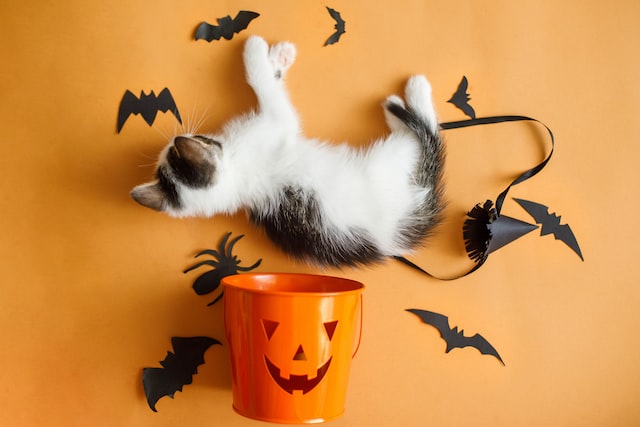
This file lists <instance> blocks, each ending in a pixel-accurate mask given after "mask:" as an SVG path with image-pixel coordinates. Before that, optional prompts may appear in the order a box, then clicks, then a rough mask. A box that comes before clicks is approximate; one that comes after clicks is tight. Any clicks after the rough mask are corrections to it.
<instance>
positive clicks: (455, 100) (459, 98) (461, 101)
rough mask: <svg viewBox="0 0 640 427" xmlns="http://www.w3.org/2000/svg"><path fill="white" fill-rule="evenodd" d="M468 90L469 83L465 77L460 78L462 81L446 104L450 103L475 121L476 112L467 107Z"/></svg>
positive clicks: (469, 106)
mask: <svg viewBox="0 0 640 427" xmlns="http://www.w3.org/2000/svg"><path fill="white" fill-rule="evenodd" d="M468 88H469V81H468V80H467V77H466V76H462V80H461V81H460V84H458V89H456V92H455V93H454V94H453V96H452V97H451V99H450V100H448V101H447V102H450V103H452V104H453V105H455V106H456V107H458V108H459V109H461V110H462V112H463V113H465V114H466V115H467V116H469V117H471V118H472V119H475V118H476V111H475V110H474V109H473V107H472V106H471V105H469V100H470V99H471V98H469V95H468V94H467V89H468Z"/></svg>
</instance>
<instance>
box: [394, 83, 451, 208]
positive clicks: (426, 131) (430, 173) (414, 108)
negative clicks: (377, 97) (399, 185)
mask: <svg viewBox="0 0 640 427" xmlns="http://www.w3.org/2000/svg"><path fill="white" fill-rule="evenodd" d="M405 98H406V101H407V105H406V106H405V105H404V104H403V102H402V99H400V98H399V97H397V96H392V97H389V98H388V99H387V102H386V103H385V109H386V110H387V111H388V112H389V113H391V114H393V115H394V116H395V117H397V118H398V119H399V120H400V121H401V122H402V123H403V124H404V125H405V126H407V128H409V130H411V131H412V132H413V133H415V135H416V136H417V138H418V140H419V141H420V143H421V145H422V156H421V159H420V161H419V163H418V170H417V172H416V180H417V183H418V185H420V186H422V187H425V188H427V189H429V190H431V192H432V197H431V198H432V199H433V203H432V205H433V206H432V207H433V209H435V210H436V211H437V213H439V212H440V210H441V209H442V206H441V205H442V198H443V197H442V193H443V188H442V187H443V186H442V174H443V169H444V158H445V150H444V143H443V141H442V138H441V137H440V133H439V132H438V130H439V125H438V119H437V117H436V114H435V109H434V108H433V103H432V101H431V85H430V84H429V82H428V81H427V79H426V78H425V77H424V76H413V77H411V78H410V79H409V81H408V82H407V85H406V87H405Z"/></svg>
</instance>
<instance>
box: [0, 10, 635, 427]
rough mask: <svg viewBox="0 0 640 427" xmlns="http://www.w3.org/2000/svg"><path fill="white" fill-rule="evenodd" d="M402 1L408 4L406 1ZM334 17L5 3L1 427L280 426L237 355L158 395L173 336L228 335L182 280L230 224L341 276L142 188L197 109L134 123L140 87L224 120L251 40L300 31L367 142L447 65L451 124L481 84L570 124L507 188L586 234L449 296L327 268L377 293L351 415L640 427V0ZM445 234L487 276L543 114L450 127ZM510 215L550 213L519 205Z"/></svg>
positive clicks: (488, 111)
mask: <svg viewBox="0 0 640 427" xmlns="http://www.w3.org/2000/svg"><path fill="white" fill-rule="evenodd" d="M390 4H391V5H393V6H389V5H390ZM327 5H328V6H330V7H333V8H335V9H336V10H338V11H340V12H341V13H342V16H343V18H344V19H345V20H346V22H347V24H346V26H347V33H346V34H344V35H343V37H342V40H340V42H339V43H338V44H336V45H332V46H328V47H323V43H324V41H325V40H326V38H327V37H329V35H330V34H331V33H332V32H333V21H332V20H331V18H330V17H329V15H328V13H327V11H326V9H325V3H324V2H314V1H304V2H300V1H293V0H291V1H271V2H267V1H262V2H256V1H244V0H243V1H235V2H230V1H213V0H211V1H197V0H190V1H186V2H179V3H178V2H168V1H162V2H143V1H135V0H134V1H129V0H127V1H119V2H98V3H95V2H85V1H77V0H73V1H67V2H62V3H61V2H57V3H55V2H42V1H34V0H24V1H21V2H6V1H5V2H3V4H2V6H1V10H0V12H1V16H2V17H3V19H2V21H3V23H2V25H1V26H0V49H1V50H0V53H1V55H2V66H0V99H1V100H2V102H1V103H0V117H2V122H1V125H0V126H1V127H0V131H1V132H0V137H1V138H2V154H1V155H0V170H1V171H2V177H3V179H2V180H1V181H0V212H2V214H1V215H2V227H3V233H2V238H1V242H2V243H1V244H0V260H1V261H0V262H2V268H1V269H0V271H1V273H0V274H1V275H2V276H1V280H0V301H1V302H0V303H1V304H2V308H1V310H0V322H1V324H2V329H1V332H0V337H1V338H2V348H1V349H0V362H1V365H0V367H1V368H0V384H1V386H0V393H1V394H0V424H2V425H7V426H9V425H10V426H33V425H47V426H86V425H92V426H174V425H194V426H205V425H238V426H245V425H246V426H250V425H260V423H258V422H256V421H251V420H247V419H244V418H243V417H241V416H239V415H237V414H235V413H234V412H233V410H232V409H231V392H230V373H229V365H228V361H227V353H226V352H227V347H226V346H222V347H221V346H214V347H212V348H211V349H210V350H209V351H208V352H207V353H206V355H205V358H206V364H205V365H203V366H201V368H200V372H199V374H198V375H196V376H195V377H194V384H193V385H189V386H186V387H185V388H184V391H183V392H182V393H177V394H176V396H175V399H173V400H171V399H169V398H163V399H161V400H160V401H159V402H158V405H157V408H158V410H159V412H158V413H153V412H152V411H151V410H150V409H149V408H148V406H147V404H146V402H145V399H144V395H143V391H142V385H141V370H142V368H143V367H145V366H158V361H159V360H162V359H163V358H164V356H165V354H166V351H167V350H169V349H170V337H171V336H174V335H178V336H194V335H208V336H211V337H214V338H218V339H221V338H222V337H223V329H222V313H221V309H222V305H221V304H217V305H215V306H213V307H207V306H206V303H207V302H209V299H207V298H205V297H199V296H197V295H195V293H193V291H192V290H191V283H192V281H193V279H194V278H195V277H196V275H197V273H195V274H187V275H185V274H183V273H182V270H184V269H185V268H186V267H188V266H190V265H192V264H193V263H194V259H193V258H192V257H193V255H194V254H195V253H196V252H197V251H199V250H201V249H204V248H212V247H214V246H215V245H216V244H217V243H218V241H219V239H220V238H221V237H222V235H223V234H224V232H226V231H233V232H234V235H237V234H242V233H244V234H245V235H246V237H245V238H244V239H242V240H241V241H240V242H239V243H238V244H237V245H236V251H235V252H236V253H237V254H238V256H239V258H241V259H242V260H243V261H244V263H243V264H244V265H249V264H252V263H253V262H254V260H255V259H257V258H263V263H262V265H261V266H260V268H259V270H258V271H286V272H312V273H313V272H316V273H317V272H320V271H319V270H317V269H313V268H310V267H307V266H305V265H301V264H295V263H293V262H291V261H289V260H287V258H286V257H284V256H283V255H282V254H281V253H279V252H278V251H277V250H275V249H274V248H273V247H272V245H271V244H270V242H269V241H268V240H267V239H266V238H265V237H264V236H263V235H262V234H261V233H260V232H258V231H257V230H255V229H254V228H253V227H252V226H250V225H249V224H248V222H247V220H246V219H245V218H244V216H243V215H237V216H234V217H228V218H225V217H217V218H214V219H209V220H204V219H187V220H177V219H171V218H168V217H165V216H163V215H161V214H157V213H155V212H152V211H150V210H146V209H143V208H142V207H140V206H138V205H136V204H135V203H134V202H133V201H132V200H131V199H130V198H129V195H128V192H129V190H130V189H131V188H132V187H133V186H134V185H136V184H139V183H141V182H143V181H145V180H147V179H148V178H149V177H150V176H151V174H152V171H153V167H152V163H153V161H154V158H155V156H156V155H157V153H158V152H159V150H160V149H161V148H162V146H163V145H164V144H165V143H166V138H165V137H164V136H163V135H162V133H166V134H172V133H173V132H174V128H175V120H174V119H173V117H172V116H171V115H170V114H159V115H158V118H157V119H156V122H155V124H154V126H153V128H150V127H149V126H147V125H146V123H144V122H143V120H142V119H141V118H140V117H130V118H129V120H128V121H127V123H126V124H125V125H124V128H123V130H122V132H121V133H120V134H117V133H116V130H115V127H116V117H117V111H118V105H119V102H120V99H121V97H122V95H123V93H124V91H125V90H126V89H129V90H131V91H133V92H134V93H136V94H139V91H140V90H145V91H147V92H148V91H150V90H155V91H156V93H157V92H158V91H160V90H161V89H162V88H164V87H169V89H170V90H171V92H172V93H173V96H174V98H175V99H176V101H177V103H178V107H179V109H180V111H181V113H182V115H183V117H184V118H185V120H186V121H188V122H189V123H195V122H197V121H198V119H200V118H202V117H204V118H205V122H204V123H203V125H202V127H201V129H202V130H203V131H207V130H213V129H215V128H216V127H217V126H219V125H220V124H221V123H223V122H224V121H225V120H227V119H228V118H230V117H232V116H234V115H235V114H238V113H240V112H242V111H245V110H246V109H248V108H249V107H251V106H252V105H253V104H254V97H253V94H252V92H251V91H250V89H249V88H248V86H247V85H246V84H245V82H244V79H243V72H242V63H241V49H242V44H243V41H244V40H245V39H246V37H247V36H248V35H249V34H260V35H262V36H264V37H265V38H267V39H268V40H269V41H272V42H273V41H279V40H283V39H288V40H291V41H293V42H295V43H296V44H297V46H298V61H297V63H296V64H295V66H294V68H293V69H292V70H291V72H290V73H289V75H288V81H289V87H290V92H291V97H292V99H293V101H294V103H295V104H296V105H297V106H298V108H299V111H300V114H301V117H302V118H303V122H304V126H305V129H306V131H307V134H308V135H311V136H315V137H321V138H326V139H330V140H334V141H341V140H345V139H347V140H349V141H352V142H353V143H354V144H365V143H367V142H368V141H370V140H371V139H373V138H375V137H376V136H378V135H380V134H381V133H382V132H384V131H385V125H384V120H383V115H382V111H381V109H380V107H379V103H380V102H381V101H382V100H383V99H384V97H386V96H387V95H388V94H390V93H393V92H399V91H400V90H401V89H402V85H403V83H404V81H405V79H406V77H407V76H408V75H410V74H414V73H424V74H426V75H428V77H429V79H430V80H431V82H432V84H433V88H434V99H435V103H436V107H437V110H438V111H439V115H440V118H441V120H442V121H452V120H459V119H463V118H464V115H463V114H462V113H461V112H460V111H459V110H457V109H456V108H455V107H454V106H453V105H451V104H449V103H447V102H446V100H447V99H449V97H450V96H451V94H452V93H453V92H454V91H455V89H456V87H457V84H458V82H459V81H460V79H461V77H462V75H466V76H467V77H468V79H469V82H470V87H469V93H470V94H471V97H472V101H471V104H472V105H473V106H474V108H475V109H476V112H477V113H478V116H490V115H498V114H523V115H528V116H531V117H535V118H537V119H540V120H542V121H543V122H545V123H546V124H548V125H549V126H550V127H551V128H552V130H553V131H554V133H555V135H556V137H557V147H556V154H555V155H554V157H553V159H552V160H551V162H550V164H549V166H548V167H547V168H546V169H545V170H544V171H543V172H542V173H541V174H540V175H538V176H537V177H535V178H533V179H531V180H529V181H527V182H526V183H523V184H521V185H519V186H517V187H515V188H514V189H513V190H512V192H511V193H510V195H511V196H514V197H520V198H523V199H527V200H533V201H537V202H540V203H543V204H545V205H547V206H549V207H550V208H551V211H555V212H557V213H558V214H560V215H562V219H563V222H566V223H569V224H570V225H571V228H572V229H573V230H574V232H575V234H576V236H577V238H578V241H579V243H580V245H581V248H582V251H583V253H584V256H585V261H584V262H582V261H580V259H579V258H578V257H577V256H576V255H575V254H574V253H573V252H572V251H571V250H569V249H568V248H567V247H566V246H565V245H564V244H562V243H561V242H559V241H555V240H554V239H553V237H551V236H545V237H539V233H538V232H533V233H531V234H528V235H527V236H525V237H523V238H521V239H520V240H518V241H516V242H514V243H512V244H510V245H509V246H507V247H505V248H503V249H500V250H499V251H498V252H496V253H495V254H493V255H492V256H491V257H490V258H489V261H488V262H487V264H486V265H485V266H484V267H483V268H481V269H480V270H479V271H478V272H476V273H474V274H472V275H470V276H468V277H465V278H463V279H459V280H456V281H453V282H441V281H436V280H432V279H429V278H426V277H424V276H422V275H420V274H418V273H415V272H414V271H412V270H409V269H407V268H406V267H404V266H402V265H399V264H398V263H396V262H388V263H386V264H384V265H380V266H376V267H372V268H366V269H359V270H344V271H332V270H329V271H325V272H324V273H327V274H334V275H339V276H343V277H348V278H351V279H355V280H359V281H362V282H364V283H365V284H366V286H367V288H366V291H365V310H366V311H365V319H364V332H363V340H362V346H361V348H360V351H359V353H358V355H357V356H356V358H355V360H354V363H353V369H352V375H351V378H350V388H349V393H348V398H347V411H346V413H345V415H344V417H342V418H341V419H340V420H338V421H335V422H334V423H333V425H336V426H341V425H345V426H346V425H354V426H357V425H376V426H377V425H380V426H387V425H433V426H447V425H487V426H488V425H492V426H493V425H503V426H513V425H580V426H603V425H616V426H622V425H633V424H636V425H637V423H638V420H639V419H640V405H638V403H639V398H640V367H639V364H638V361H639V360H640V344H639V343H638V336H639V333H640V317H639V316H638V313H637V310H638V306H639V303H640V285H639V284H638V283H637V278H638V276H639V274H638V270H639V268H638V265H639V263H638V261H637V259H636V256H637V250H636V247H635V246H636V245H637V241H638V238H639V237H640V236H639V235H638V233H637V231H636V230H637V228H638V225H637V213H638V211H639V210H640V203H639V202H638V198H637V188H638V178H637V173H638V153H639V152H640V149H639V148H638V147H639V146H638V141H639V140H640V132H639V131H638V125H637V121H638V117H639V116H640V107H639V105H640V89H639V85H638V78H639V76H640V56H639V55H638V47H639V46H640V27H639V26H638V22H639V20H640V3H639V2H637V1H635V0H630V1H621V0H618V1H612V2H603V1H569V2H557V1H555V0H553V1H552V0H535V1H519V2H512V1H506V0H505V1H485V2H474V1H451V0H439V1H435V0H434V1H428V2H427V1H423V0H396V1H394V2H392V3H390V2H387V3H385V2H380V1H351V0H350V1H347V0H335V2H333V3H331V4H327ZM240 9H247V10H255V11H257V12H259V13H260V14H261V16H260V17H259V18H258V19H256V20H255V21H253V22H252V23H251V24H250V26H249V28H248V29H247V30H246V31H245V32H242V33H240V34H239V35H237V36H236V37H235V38H234V39H233V40H231V41H220V42H212V43H206V42H204V41H198V42H196V41H194V40H193V38H192V37H193V32H194V30H195V28H196V26H197V25H198V24H199V23H200V22H201V21H203V20H206V21H208V22H215V21H214V19H215V18H216V17H220V16H224V15H227V14H231V15H235V13H236V12H237V11H238V10H240ZM446 137H447V142H448V153H449V155H448V162H447V172H446V179H447V185H448V198H449V200H450V204H449V207H448V210H447V221H446V223H445V224H444V226H443V227H442V228H441V230H440V233H439V234H438V235H437V236H436V237H435V238H434V239H433V240H432V242H431V246H430V247H429V248H425V249H424V250H421V251H419V252H418V253H416V254H415V255H413V257H412V259H414V260H416V261H417V262H418V263H419V264H420V265H422V266H424V267H426V268H427V269H429V270H431V271H432V272H434V273H438V274H443V275H449V274H455V273H456V272H461V271H463V270H464V269H465V268H467V267H468V266H469V265H470V261H469V260H468V259H467V258H466V255H465V252H464V246H463V242H462V238H461V231H460V229H461V225H462V222H463V219H464V213H465V212H466V211H467V210H469V209H470V208H471V207H472V206H473V205H474V204H475V203H478V202H482V201H484V200H485V199H487V198H492V199H493V198H495V196H496V195H497V194H498V193H499V192H500V191H501V190H502V188H504V186H505V185H506V184H507V182H509V181H510V179H512V178H513V177H514V176H515V174H517V173H518V172H520V171H522V170H525V169H527V168H529V167H531V166H533V165H534V164H537V163H538V162H539V161H540V160H542V158H543V156H544V153H543V151H544V149H545V147H546V146H547V145H546V144H547V140H546V139H545V138H546V135H545V134H544V133H543V131H541V130H540V129H539V128H537V127H535V126H533V125H532V126H529V125H526V124H512V125H494V126H490V127H486V128H485V129H480V128H471V129H466V130H459V131H447V132H446ZM503 213H505V214H507V215H510V216H514V217H517V218H520V219H523V220H526V221H530V220H531V219H530V218H529V217H528V215H527V214H526V213H525V212H524V211H523V210H522V209H521V208H520V207H519V206H517V205H516V204H515V202H513V201H511V200H508V201H507V203H506V204H505V209H504V210H503ZM406 308H421V309H428V310H432V311H435V312H439V313H443V314H446V315H448V316H449V318H450V319H451V322H452V325H459V326H460V327H462V328H464V329H465V332H466V334H467V335H471V334H474V333H476V332H480V333H481V334H483V335H484V336H485V337H486V338H487V339H488V340H489V341H490V342H491V343H492V344H493V345H494V346H495V347H496V348H497V349H498V351H499V352H500V354H501V356H502V357H503V359H504V361H505V363H506V366H505V367H503V366H502V365H501V364H500V363H499V362H498V361H497V360H496V359H495V358H493V357H490V356H481V355H480V354H479V353H478V352H477V351H476V350H474V349H471V348H465V349H455V350H453V351H452V352H450V353H448V354H445V352H444V349H445V343H444V341H442V340H441V338H440V337H439V335H438V333H437V331H436V330H435V329H433V328H432V327H430V326H427V325H423V324H421V323H420V321H419V320H418V319H417V318H416V317H415V316H413V315H411V314H409V313H406V312H405V311H404V310H405V309H406Z"/></svg>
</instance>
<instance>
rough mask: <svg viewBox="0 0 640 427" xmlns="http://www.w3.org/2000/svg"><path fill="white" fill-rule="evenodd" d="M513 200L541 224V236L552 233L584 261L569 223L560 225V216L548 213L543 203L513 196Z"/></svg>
mask: <svg viewBox="0 0 640 427" xmlns="http://www.w3.org/2000/svg"><path fill="white" fill-rule="evenodd" d="M513 200H515V201H516V202H518V204H519V205H520V206H522V208H523V209H524V210H525V211H527V213H528V214H529V215H531V217H532V218H533V219H534V220H535V221H536V223H537V224H541V225H542V230H541V231H540V235H541V236H544V235H546V234H553V236H554V237H555V239H556V240H561V241H563V242H564V243H565V244H566V245H567V246H569V248H571V249H572V250H573V251H574V252H575V253H576V254H577V255H578V256H579V257H580V259H582V260H583V261H584V257H583V256H582V251H581V250H580V246H579V245H578V241H577V239H576V236H575V235H574V234H573V230H571V227H569V224H563V225H560V217H559V216H558V215H556V214H550V213H549V208H548V207H547V206H545V205H542V204H540V203H536V202H531V201H529V200H523V199H516V198H514V199H513Z"/></svg>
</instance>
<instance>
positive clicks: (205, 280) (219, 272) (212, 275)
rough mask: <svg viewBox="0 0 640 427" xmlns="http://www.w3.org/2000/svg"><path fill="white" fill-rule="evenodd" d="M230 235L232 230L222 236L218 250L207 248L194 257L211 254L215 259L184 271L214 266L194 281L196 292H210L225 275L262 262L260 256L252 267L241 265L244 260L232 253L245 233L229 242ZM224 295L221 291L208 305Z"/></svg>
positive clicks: (205, 293)
mask: <svg viewBox="0 0 640 427" xmlns="http://www.w3.org/2000/svg"><path fill="white" fill-rule="evenodd" d="M230 237H231V232H229V233H227V234H225V235H224V237H222V240H221V241H220V244H219V245H218V250H214V249H205V250H204V251H201V252H199V253H198V254H196V255H195V257H194V258H198V257H199V256H202V255H211V256H212V257H214V258H215V260H206V261H201V262H199V263H197V264H195V265H192V266H191V267H189V268H187V269H186V270H185V271H183V273H188V272H190V271H192V270H195V269H196V268H199V267H202V266H203V265H210V266H212V267H213V270H209V271H207V272H206V273H203V274H201V275H200V276H198V277H197V278H196V280H195V281H194V282H193V290H194V291H195V292H196V294H198V295H207V294H210V293H212V292H214V291H215V290H216V289H218V288H219V287H220V282H221V281H222V279H223V278H224V277H227V276H232V275H234V274H238V272H240V271H251V270H253V269H255V268H257V267H258V266H259V265H260V263H261V262H262V258H260V259H259V260H258V261H256V262H255V263H254V264H253V265H252V266H250V267H241V266H240V263H241V262H242V261H241V260H239V259H238V257H237V256H236V255H232V254H231V251H232V250H233V246H234V245H235V244H236V243H237V242H238V240H240V239H242V238H243V237H244V234H241V235H239V236H238V237H235V238H234V239H232V240H231V241H230V242H229V243H228V244H227V242H228V241H229V238H230ZM222 295H223V292H220V295H218V296H217V297H216V298H215V299H214V300H213V301H211V302H210V303H209V304H207V306H209V305H213V304H215V303H216V302H218V301H219V300H220V298H222Z"/></svg>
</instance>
